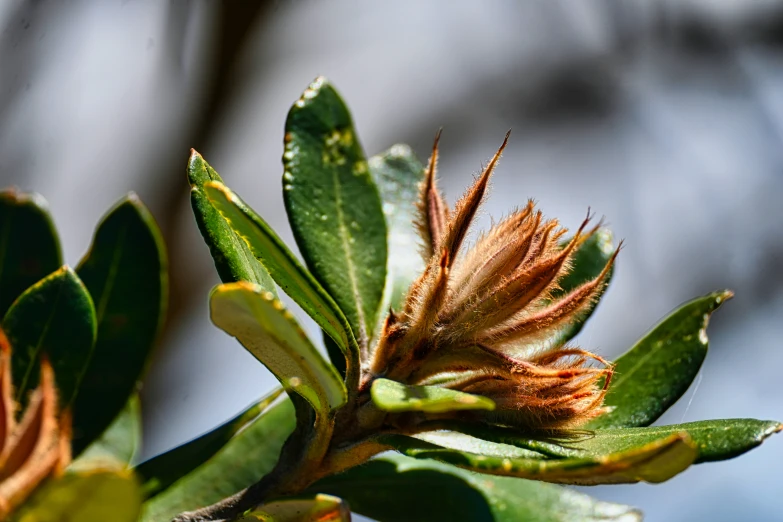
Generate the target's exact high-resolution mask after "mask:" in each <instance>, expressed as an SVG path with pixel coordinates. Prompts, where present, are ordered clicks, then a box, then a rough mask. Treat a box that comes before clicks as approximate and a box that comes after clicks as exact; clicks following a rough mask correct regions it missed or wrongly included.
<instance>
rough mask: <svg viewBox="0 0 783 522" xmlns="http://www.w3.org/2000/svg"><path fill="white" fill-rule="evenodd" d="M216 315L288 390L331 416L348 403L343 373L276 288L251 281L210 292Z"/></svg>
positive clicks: (214, 318) (214, 319) (212, 313)
mask: <svg viewBox="0 0 783 522" xmlns="http://www.w3.org/2000/svg"><path fill="white" fill-rule="evenodd" d="M209 303H210V316H211V318H212V322H213V323H215V325H216V326H217V327H219V328H220V329H222V330H223V331H225V332H226V333H228V334H229V335H232V336H234V337H236V338H237V340H238V341H239V342H240V343H242V346H244V347H245V348H246V349H247V350H248V351H249V352H250V353H252V354H253V355H254V356H255V357H256V359H258V360H259V361H261V362H262V363H263V364H264V366H266V367H267V368H269V370H270V371H271V372H272V373H273V374H274V375H275V377H277V380H279V381H280V383H281V384H282V385H283V388H285V389H286V390H289V391H293V392H296V393H298V394H299V395H301V396H302V397H304V398H305V399H306V400H307V402H309V403H310V404H311V405H312V406H313V409H315V411H316V412H318V413H320V414H322V415H328V412H329V411H332V410H336V409H337V408H339V407H340V406H342V405H343V404H345V402H346V396H347V392H346V390H345V385H344V384H343V381H342V379H341V378H340V375H339V374H338V373H337V371H336V370H335V369H334V367H333V366H332V365H331V364H329V363H328V362H326V361H325V360H324V358H323V357H322V356H321V354H320V353H318V350H316V348H315V346H313V344H312V343H311V342H310V339H308V338H307V335H306V334H305V333H304V331H302V328H301V327H300V326H299V324H297V322H296V320H295V319H294V316H293V315H292V314H291V312H289V311H288V310H286V309H285V306H284V305H283V303H282V302H280V301H279V300H277V299H275V296H274V295H272V293H271V292H266V291H264V289H263V288H261V287H260V286H258V285H254V284H253V283H247V282H244V281H242V282H239V283H227V284H223V285H220V286H217V287H215V288H214V289H213V290H212V293H211V294H210V299H209Z"/></svg>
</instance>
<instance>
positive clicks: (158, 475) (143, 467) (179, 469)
mask: <svg viewBox="0 0 783 522" xmlns="http://www.w3.org/2000/svg"><path fill="white" fill-rule="evenodd" d="M281 393H283V390H282V388H278V389H277V390H275V391H273V392H272V393H270V394H269V395H267V396H266V397H264V398H263V399H261V400H260V401H258V402H256V403H253V404H251V405H250V406H249V407H247V408H246V409H245V410H244V411H242V412H241V413H239V414H238V415H236V416H235V417H234V418H233V419H231V420H229V421H227V422H225V423H223V424H221V425H220V426H218V427H217V428H215V429H214V430H212V431H209V432H207V433H205V434H203V435H201V436H200V437H197V438H195V439H193V440H191V441H190V442H187V443H185V444H183V445H181V446H177V447H176V448H174V449H172V450H169V451H167V452H166V453H162V454H160V455H158V456H157V457H154V458H152V459H150V460H147V461H146V462H143V463H142V464H140V465H139V466H138V467H137V468H136V474H137V475H139V477H141V479H142V484H143V486H142V489H143V491H144V495H145V496H146V497H152V496H155V495H156V494H158V493H159V492H161V491H163V490H164V489H166V488H168V487H169V486H171V485H172V484H173V483H174V482H176V481H177V480H179V479H180V478H181V477H183V476H185V475H187V474H188V473H190V472H191V471H193V470H194V469H196V468H197V467H199V466H200V465H201V464H203V463H204V462H206V461H207V460H208V459H209V458H211V457H212V456H213V455H214V454H215V453H217V452H218V451H220V450H221V449H222V448H223V447H224V446H225V445H226V444H228V443H229V441H231V439H232V438H233V437H234V436H235V435H236V434H237V433H239V431H240V430H242V429H243V428H245V427H247V426H249V425H250V423H251V422H253V421H254V420H255V419H256V418H257V417H258V416H259V415H261V414H262V413H264V411H266V409H267V408H268V407H269V405H270V404H272V402H273V401H274V400H275V399H277V398H278V397H279V396H280V394H281Z"/></svg>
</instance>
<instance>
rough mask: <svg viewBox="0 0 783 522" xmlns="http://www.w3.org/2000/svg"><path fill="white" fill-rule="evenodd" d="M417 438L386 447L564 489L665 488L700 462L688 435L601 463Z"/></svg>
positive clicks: (453, 439)
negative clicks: (640, 484) (656, 485)
mask: <svg viewBox="0 0 783 522" xmlns="http://www.w3.org/2000/svg"><path fill="white" fill-rule="evenodd" d="M416 437H417V438H413V437H404V436H395V435H388V436H383V437H382V441H383V442H385V443H388V444H390V445H391V446H393V447H394V448H395V449H396V450H397V451H399V452H401V453H403V454H404V455H407V456H409V457H415V458H422V459H433V460H438V461H440V462H444V463H446V464H452V465H454V466H458V467H460V468H465V469H468V470H471V471H477V472H479V473H488V474H492V475H502V476H509V477H519V478H528V479H537V480H543V481H546V482H556V483H562V484H623V483H633V482H639V481H645V482H651V483H657V482H663V481H666V480H668V479H670V478H671V477H673V476H675V475H676V474H678V473H680V472H681V471H683V470H685V469H686V468H687V467H688V466H690V465H691V464H693V462H694V460H695V459H696V456H697V450H696V447H695V446H694V445H693V443H692V442H691V441H690V438H689V437H688V435H687V434H686V433H675V434H673V435H670V436H666V437H662V438H659V439H656V440H653V441H652V442H648V443H646V444H644V445H641V446H638V447H634V448H632V449H629V450H625V451H621V452H616V453H610V454H605V455H601V456H598V457H578V458H567V459H556V460H547V459H541V458H531V456H530V453H529V452H530V450H527V449H524V448H519V447H516V446H511V445H508V444H498V443H491V442H488V441H485V440H481V439H476V438H474V437H470V436H468V435H464V434H460V433H449V432H428V433H425V434H418V435H417V436H416Z"/></svg>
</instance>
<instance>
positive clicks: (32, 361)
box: [16, 280, 63, 402]
mask: <svg viewBox="0 0 783 522" xmlns="http://www.w3.org/2000/svg"><path fill="white" fill-rule="evenodd" d="M62 294H63V281H62V280H60V281H58V285H57V295H56V296H55V298H54V305H53V306H52V308H51V309H50V310H51V312H50V314H49V317H48V319H47V320H46V323H45V324H44V327H43V331H42V332H41V335H39V336H38V343H37V344H36V345H35V350H34V351H33V354H32V357H30V364H28V365H27V370H26V371H25V375H24V377H23V378H22V384H21V385H20V386H19V388H17V392H16V400H17V402H18V401H20V400H21V399H22V397H23V396H24V393H25V391H26V390H27V382H28V381H29V380H30V373H31V372H32V371H33V367H34V366H35V362H36V361H38V360H39V359H40V353H41V349H42V347H43V342H44V339H46V336H47V335H48V334H49V329H50V328H51V325H52V321H53V317H54V315H55V313H56V312H57V309H58V307H59V306H60V297H61V296H62Z"/></svg>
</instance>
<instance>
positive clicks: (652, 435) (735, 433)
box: [439, 419, 782, 463]
mask: <svg viewBox="0 0 783 522" xmlns="http://www.w3.org/2000/svg"><path fill="white" fill-rule="evenodd" d="M439 427H440V428H447V429H448V430H450V431H451V432H459V433H460V434H466V435H469V436H471V437H475V439H479V440H482V441H485V442H486V444H489V445H490V446H492V445H494V444H498V445H500V446H514V447H516V448H518V449H519V450H520V451H522V450H524V455H525V456H527V457H529V458H541V459H562V458H596V457H601V456H604V455H609V454H612V453H618V452H622V451H627V450H631V449H633V448H638V447H642V446H644V445H646V444H649V443H651V442H655V441H656V440H660V439H661V438H665V437H669V436H672V435H675V434H678V433H686V434H687V435H688V437H689V438H690V440H691V442H692V443H693V444H694V445H695V447H696V449H697V451H698V456H697V457H696V461H695V463H699V462H709V461H716V460H725V459H730V458H733V457H736V456H738V455H741V454H743V453H745V452H746V451H750V450H751V449H753V448H755V447H757V446H759V445H760V444H761V443H762V442H763V441H764V440H765V439H766V438H767V437H769V436H771V435H773V434H774V433H777V432H779V431H780V430H781V427H782V426H781V424H780V423H779V422H776V421H761V420H755V419H720V420H707V421H698V422H688V423H685V424H674V425H669V426H652V427H648V428H610V429H599V430H595V431H588V430H573V431H570V432H563V433H561V434H559V435H558V434H552V435H550V436H548V437H547V436H544V435H541V436H539V437H531V436H530V435H529V434H528V435H525V434H523V433H520V432H519V431H517V430H514V429H510V428H502V427H498V426H483V425H475V424H472V423H465V422H447V423H440V425H439ZM441 433H447V432H441ZM473 443H474V444H478V442H475V440H474V442H473ZM500 446H495V448H497V447H500ZM489 451H492V450H489Z"/></svg>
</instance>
